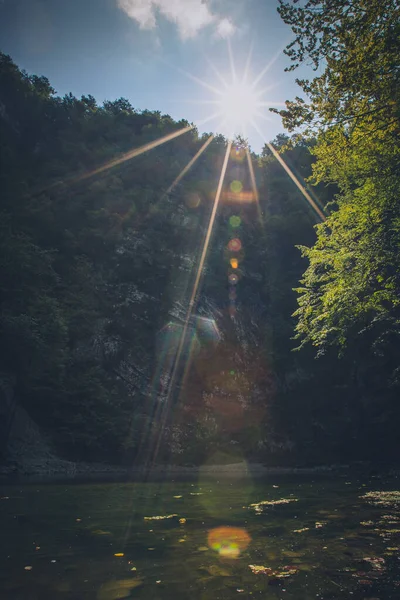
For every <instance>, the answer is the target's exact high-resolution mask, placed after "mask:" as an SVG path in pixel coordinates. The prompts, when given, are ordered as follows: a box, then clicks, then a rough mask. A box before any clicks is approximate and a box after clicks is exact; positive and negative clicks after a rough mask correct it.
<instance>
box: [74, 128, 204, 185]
mask: <svg viewBox="0 0 400 600" xmlns="http://www.w3.org/2000/svg"><path fill="white" fill-rule="evenodd" d="M193 128H194V126H193V125H188V126H187V127H183V128H182V129H179V130H178V131H173V132H172V133H168V134H167V135H164V136H163V137H162V138H158V139H157V140H154V141H153V142H148V143H147V144H144V145H143V146H139V148H134V149H133V150H130V151H129V152H125V153H124V154H122V155H121V156H119V157H118V158H113V159H112V160H110V161H108V162H106V163H105V164H104V165H102V166H101V167H98V168H97V169H94V170H93V171H89V173H84V174H83V175H79V177H75V178H73V179H72V180H71V183H75V182H80V181H84V180H85V179H88V178H89V177H93V176H94V175H98V174H99V173H103V172H104V171H107V170H108V169H112V168H113V167H116V166H118V165H120V164H122V163H124V162H126V161H127V160H131V159H132V158H136V157H137V156H140V155H141V154H143V153H144V152H148V151H149V150H153V149H154V148H157V146H161V145H162V144H165V143H166V142H170V141H171V140H173V139H175V138H177V137H179V136H180V135H183V134H184V133H187V132H188V131H191V130H192V129H193Z"/></svg>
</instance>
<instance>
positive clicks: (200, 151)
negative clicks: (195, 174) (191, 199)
mask: <svg viewBox="0 0 400 600" xmlns="http://www.w3.org/2000/svg"><path fill="white" fill-rule="evenodd" d="M213 139H214V135H210V137H209V138H208V139H207V140H206V141H205V143H204V144H203V145H202V147H201V148H200V150H199V151H198V152H197V153H196V154H195V156H193V158H192V159H191V160H190V161H189V162H188V164H187V165H186V167H185V168H184V169H182V171H181V172H180V173H179V175H178V177H176V179H175V180H174V181H173V182H172V183H171V185H170V186H169V188H168V189H167V191H166V192H165V194H166V195H168V194H170V193H171V192H172V190H173V189H174V187H176V186H177V185H178V183H179V182H180V181H182V179H183V178H184V177H185V175H186V173H187V172H188V171H190V169H191V168H192V167H193V165H194V163H195V162H196V161H197V159H198V158H200V156H201V155H202V154H203V152H204V151H205V150H206V149H207V148H208V146H209V145H210V144H211V142H212V141H213Z"/></svg>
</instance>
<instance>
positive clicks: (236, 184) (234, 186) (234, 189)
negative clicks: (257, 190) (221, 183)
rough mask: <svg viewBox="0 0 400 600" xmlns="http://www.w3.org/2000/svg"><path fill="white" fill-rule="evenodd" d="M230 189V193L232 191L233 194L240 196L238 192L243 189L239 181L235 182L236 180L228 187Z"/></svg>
mask: <svg viewBox="0 0 400 600" xmlns="http://www.w3.org/2000/svg"><path fill="white" fill-rule="evenodd" d="M230 187H231V191H232V192H233V193H234V194H240V192H241V191H242V189H243V183H242V182H241V181H237V180H235V181H232V183H231V186H230Z"/></svg>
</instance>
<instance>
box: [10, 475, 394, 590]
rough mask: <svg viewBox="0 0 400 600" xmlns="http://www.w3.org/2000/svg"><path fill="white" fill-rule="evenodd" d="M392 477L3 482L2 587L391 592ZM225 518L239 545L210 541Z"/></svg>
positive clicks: (16, 588)
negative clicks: (237, 531)
mask: <svg viewBox="0 0 400 600" xmlns="http://www.w3.org/2000/svg"><path fill="white" fill-rule="evenodd" d="M399 488H400V483H399V482H398V480H397V479H395V478H389V477H387V478H385V477H382V478H375V479H362V478H357V477H353V478H352V477H351V475H349V474H347V475H346V476H345V477H343V476H331V477H329V478H327V477H324V478H319V477H314V478H311V477H307V478H305V477H300V476H292V477H290V478H288V477H285V478H283V477H277V476H275V477H272V476H269V477H268V478H267V479H266V480H263V481H262V482H260V481H256V482H251V481H250V480H249V479H246V478H245V479H242V480H238V481H237V480H235V479H234V478H227V479H224V478H221V477H219V476H213V477H212V476H211V475H210V476H209V477H207V476H204V477H200V478H199V479H198V480H197V481H196V482H190V483H182V482H176V483H174V482H168V483H122V484H115V483H113V484H103V483H102V484H93V483H91V484H62V485H61V484H59V485H37V484H30V485H23V486H19V485H13V486H6V487H4V486H3V487H2V489H1V497H2V499H1V500H0V534H1V545H0V590H1V593H0V598H1V599H2V600H8V599H12V600H20V599H21V600H31V599H32V600H58V599H60V600H61V599H71V600H72V599H80V598H84V599H88V600H89V599H96V600H114V599H117V598H137V599H138V600H162V599H164V600H175V599H176V600H180V599H201V600H209V599H210V600H211V599H213V600H214V599H231V598H263V599H269V598H271V599H281V598H282V599H287V600H290V599H296V600H297V599H301V600H306V599H307V600H308V599H309V598H319V599H334V598H338V599H339V598H341V599H342V598H353V599H364V598H365V599H366V598H371V599H372V598H374V599H376V598H379V599H380V600H384V599H389V598H393V599H395V598H396V599H398V598H400V585H399V584H400V562H399V557H400V554H399V551H398V546H399V545H400V535H399V531H400V493H398V494H388V493H387V492H388V491H396V490H397V489H399ZM371 491H374V492H382V491H383V492H386V493H383V494H382V493H381V494H380V495H377V496H374V497H372V498H371V497H367V498H363V497H362V496H365V494H367V492H371ZM176 496H181V497H176ZM282 499H284V500H290V502H287V503H282V504H274V505H261V506H259V507H258V509H257V507H251V508H249V505H250V504H252V503H258V502H261V501H266V500H267V501H276V500H282ZM255 509H257V510H255ZM172 514H175V515H177V516H174V517H171V518H168V519H160V520H146V519H145V517H154V516H164V517H165V516H168V515H172ZM180 519H186V521H185V522H180ZM229 526H231V527H236V528H240V530H242V532H244V533H243V536H242V537H243V539H245V538H247V543H248V545H247V547H244V546H245V545H246V542H243V543H242V542H238V540H237V537H236V538H235V540H234V543H233V544H232V547H230V545H229V544H230V542H229V539H228V541H227V539H226V535H227V534H226V531H225V538H224V539H221V543H220V544H219V547H217V546H218V544H215V538H218V536H219V535H220V534H219V533H218V531H214V530H217V529H218V528H220V527H229ZM228 531H232V530H228ZM210 532H213V533H212V534H211V535H213V536H214V538H213V539H214V548H210ZM228 537H229V535H228ZM239 537H240V536H239ZM241 546H243V547H241ZM232 548H233V550H232ZM226 554H228V556H226ZM116 555H117V556H116ZM118 555H119V556H118ZM235 555H236V556H235ZM366 559H367V560H366ZM249 565H253V566H256V567H263V568H264V571H261V572H259V573H255V572H254V568H253V569H252V568H250V567H249Z"/></svg>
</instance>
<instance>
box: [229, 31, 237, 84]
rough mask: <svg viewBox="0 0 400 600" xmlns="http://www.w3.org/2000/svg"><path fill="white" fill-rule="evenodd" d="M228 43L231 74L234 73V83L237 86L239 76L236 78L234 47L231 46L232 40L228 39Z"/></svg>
mask: <svg viewBox="0 0 400 600" xmlns="http://www.w3.org/2000/svg"><path fill="white" fill-rule="evenodd" d="M227 43H228V54H229V64H230V67H231V73H232V81H233V83H234V84H236V83H237V76H236V68H235V61H234V59H233V52H232V45H231V40H230V38H229V37H228V39H227Z"/></svg>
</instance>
